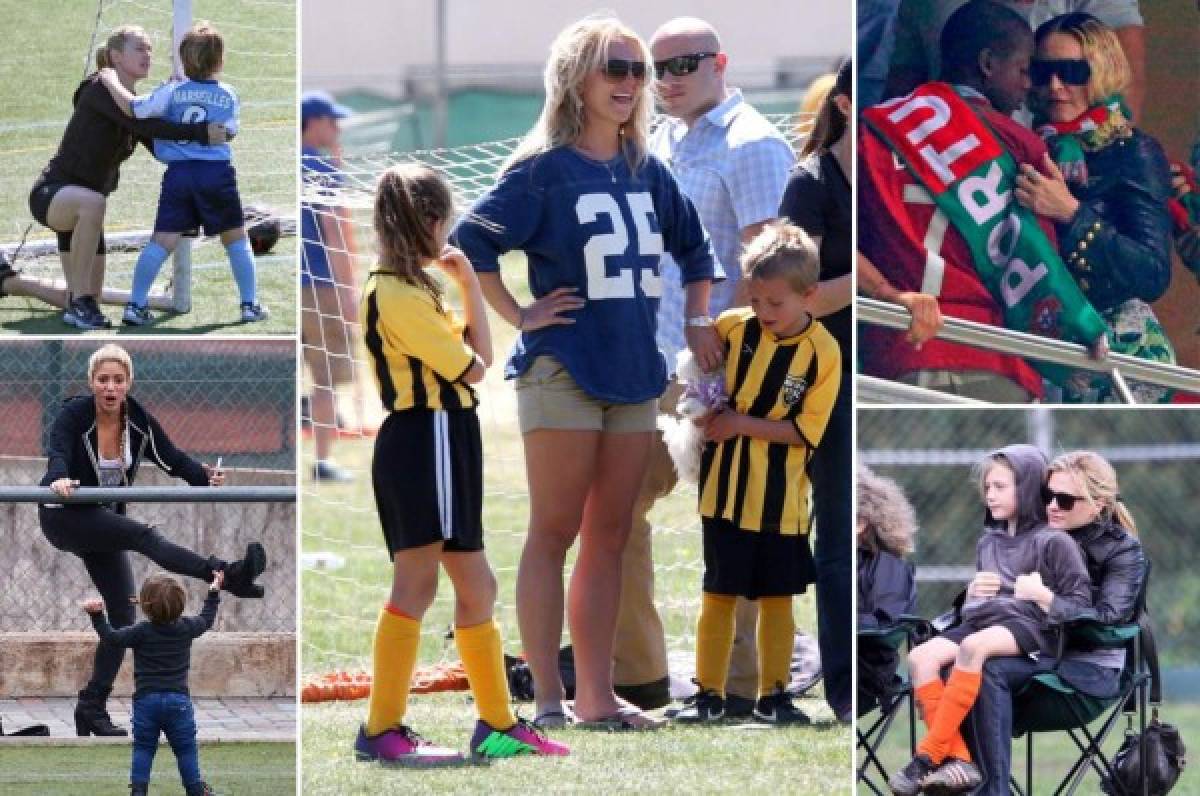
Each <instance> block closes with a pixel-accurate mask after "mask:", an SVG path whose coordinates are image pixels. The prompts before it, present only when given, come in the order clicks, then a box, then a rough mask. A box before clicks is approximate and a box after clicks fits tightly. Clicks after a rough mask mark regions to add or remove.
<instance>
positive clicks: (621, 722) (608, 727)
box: [575, 707, 667, 732]
mask: <svg viewBox="0 0 1200 796" xmlns="http://www.w3.org/2000/svg"><path fill="white" fill-rule="evenodd" d="M575 726H576V727H578V728H579V729H581V730H599V731H601V732H645V731H648V730H660V729H662V728H663V727H665V726H667V721H666V719H656V718H654V717H653V716H648V715H646V714H645V713H643V712H642V711H640V710H638V709H637V708H635V707H629V708H621V709H620V710H618V711H617V712H616V714H614V715H612V716H607V717H605V718H603V719H595V720H594V721H581V722H578V723H577V724H576V725H575Z"/></svg>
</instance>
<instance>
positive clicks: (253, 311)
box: [238, 301, 271, 323]
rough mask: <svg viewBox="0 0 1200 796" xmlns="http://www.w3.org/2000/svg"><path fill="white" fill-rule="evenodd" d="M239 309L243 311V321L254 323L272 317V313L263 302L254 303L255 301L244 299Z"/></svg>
mask: <svg viewBox="0 0 1200 796" xmlns="http://www.w3.org/2000/svg"><path fill="white" fill-rule="evenodd" d="M238 309H239V310H241V311H242V323H254V322H255V321H265V320H266V319H267V318H269V317H271V313H270V312H268V311H267V308H266V307H264V306H263V305H262V304H254V303H253V302H249V301H243V302H242V303H241V304H239V305H238Z"/></svg>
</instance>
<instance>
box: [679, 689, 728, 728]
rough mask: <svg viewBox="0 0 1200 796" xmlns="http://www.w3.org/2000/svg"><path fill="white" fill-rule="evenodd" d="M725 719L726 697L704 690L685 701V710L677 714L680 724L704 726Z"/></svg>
mask: <svg viewBox="0 0 1200 796" xmlns="http://www.w3.org/2000/svg"><path fill="white" fill-rule="evenodd" d="M723 718H725V697H723V696H721V695H720V694H718V693H717V692H716V691H713V690H711V689H707V688H703V689H701V690H699V691H697V692H696V693H695V694H693V695H692V696H690V697H688V698H687V699H685V700H683V710H681V711H679V712H678V713H676V714H675V721H677V722H679V723H680V724H703V723H705V722H709V721H720V720H721V719H723Z"/></svg>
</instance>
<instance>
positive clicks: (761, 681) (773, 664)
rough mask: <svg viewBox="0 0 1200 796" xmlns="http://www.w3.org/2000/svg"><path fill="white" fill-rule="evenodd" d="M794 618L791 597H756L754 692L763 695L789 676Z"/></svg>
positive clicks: (771, 691) (785, 682) (794, 632)
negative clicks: (756, 677)
mask: <svg viewBox="0 0 1200 796" xmlns="http://www.w3.org/2000/svg"><path fill="white" fill-rule="evenodd" d="M795 635H796V620H795V619H793V618H792V598H791V597H790V596H787V597H760V598H759V600H758V695H759V696H760V697H761V696H767V695H768V694H771V693H773V692H774V691H775V689H776V688H777V687H779V686H783V687H784V688H787V685H788V682H789V681H790V680H791V667H792V648H793V647H794V646H795V643H796V642H795Z"/></svg>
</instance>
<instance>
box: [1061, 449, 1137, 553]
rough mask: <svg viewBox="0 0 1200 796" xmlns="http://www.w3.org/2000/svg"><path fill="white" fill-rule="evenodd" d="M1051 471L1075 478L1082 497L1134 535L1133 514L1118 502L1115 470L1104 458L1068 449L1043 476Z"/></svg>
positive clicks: (1135, 528) (1135, 534)
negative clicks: (1068, 451)
mask: <svg viewBox="0 0 1200 796" xmlns="http://www.w3.org/2000/svg"><path fill="white" fill-rule="evenodd" d="M1054 473H1065V474H1067V475H1070V476H1071V477H1072V478H1074V479H1075V483H1076V484H1078V485H1079V488H1080V489H1081V490H1082V491H1083V499H1084V500H1086V501H1087V502H1088V503H1089V504H1091V505H1092V506H1093V507H1095V508H1097V509H1099V510H1100V517H1101V518H1102V519H1104V520H1107V521H1109V522H1115V523H1117V524H1118V525H1120V526H1121V527H1122V528H1124V529H1125V530H1127V531H1129V532H1130V533H1131V534H1133V535H1134V536H1137V524H1136V523H1135V522H1134V521H1133V515H1132V514H1130V513H1129V509H1128V508H1126V506H1125V504H1124V503H1123V502H1121V492H1120V489H1119V487H1118V485H1117V471H1116V470H1114V469H1113V466H1112V465H1111V464H1109V463H1108V460H1107V459H1105V458H1104V457H1103V456H1101V455H1100V454H1098V453H1095V452H1093V451H1071V452H1070V453H1064V454H1062V455H1061V456H1058V457H1056V458H1055V459H1054V461H1052V462H1050V467H1049V469H1047V471H1046V476H1047V477H1049V476H1050V475H1052V474H1054Z"/></svg>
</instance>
